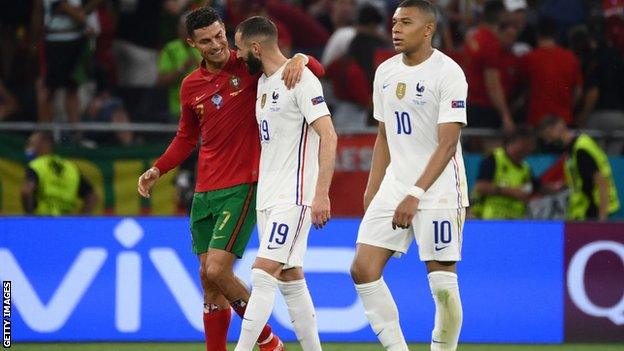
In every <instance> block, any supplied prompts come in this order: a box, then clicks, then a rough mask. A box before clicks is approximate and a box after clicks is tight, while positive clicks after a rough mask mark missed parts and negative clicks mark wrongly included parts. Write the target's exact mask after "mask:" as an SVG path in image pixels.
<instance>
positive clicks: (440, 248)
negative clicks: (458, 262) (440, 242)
mask: <svg viewBox="0 0 624 351" xmlns="http://www.w3.org/2000/svg"><path fill="white" fill-rule="evenodd" d="M447 247H449V246H448V245H446V246H440V247H438V246H436V247H435V250H436V251H440V250H444V249H446V248H447Z"/></svg>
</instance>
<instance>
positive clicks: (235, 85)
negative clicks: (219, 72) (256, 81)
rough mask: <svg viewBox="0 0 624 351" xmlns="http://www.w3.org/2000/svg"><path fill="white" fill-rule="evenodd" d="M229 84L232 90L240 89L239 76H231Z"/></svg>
mask: <svg viewBox="0 0 624 351" xmlns="http://www.w3.org/2000/svg"><path fill="white" fill-rule="evenodd" d="M230 85H232V88H234V90H238V89H240V78H238V77H237V76H232V78H230Z"/></svg>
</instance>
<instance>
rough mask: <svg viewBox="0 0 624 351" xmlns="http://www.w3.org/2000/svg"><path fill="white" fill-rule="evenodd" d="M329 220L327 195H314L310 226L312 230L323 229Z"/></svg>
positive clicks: (329, 209)
mask: <svg viewBox="0 0 624 351" xmlns="http://www.w3.org/2000/svg"><path fill="white" fill-rule="evenodd" d="M330 218H331V205H330V201H329V195H316V196H314V199H313V200H312V224H313V225H314V228H316V229H319V228H323V227H324V226H325V224H327V222H329V219H330Z"/></svg>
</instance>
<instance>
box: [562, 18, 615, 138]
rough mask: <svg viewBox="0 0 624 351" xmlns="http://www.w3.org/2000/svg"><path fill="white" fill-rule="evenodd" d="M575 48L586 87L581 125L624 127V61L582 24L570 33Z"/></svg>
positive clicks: (579, 122) (580, 113) (604, 127)
mask: <svg viewBox="0 0 624 351" xmlns="http://www.w3.org/2000/svg"><path fill="white" fill-rule="evenodd" d="M570 44H571V48H572V50H574V52H575V53H576V55H577V56H578V57H579V59H580V60H581V66H582V67H583V77H585V81H584V89H583V99H582V104H581V109H580V111H579V114H578V115H577V118H576V121H577V124H578V125H579V126H581V127H588V128H592V129H599V130H603V131H612V130H618V129H619V130H621V129H624V62H623V61H622V56H621V55H620V54H619V52H618V51H617V50H616V49H614V48H613V47H612V46H610V45H608V44H607V43H606V42H605V41H604V40H600V41H598V40H596V39H594V38H593V37H592V36H591V35H590V34H589V31H588V30H587V27H585V26H581V27H576V28H574V29H573V30H572V31H571V33H570Z"/></svg>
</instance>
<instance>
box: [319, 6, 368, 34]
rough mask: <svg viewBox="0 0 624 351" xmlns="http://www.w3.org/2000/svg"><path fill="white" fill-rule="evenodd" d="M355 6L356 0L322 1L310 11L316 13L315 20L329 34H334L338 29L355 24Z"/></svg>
mask: <svg viewBox="0 0 624 351" xmlns="http://www.w3.org/2000/svg"><path fill="white" fill-rule="evenodd" d="M356 5H357V1H356V0H329V1H328V0H322V1H319V3H318V4H316V5H315V9H312V11H313V12H315V13H317V15H316V16H315V17H316V20H317V21H318V22H319V23H320V24H322V25H323V27H325V29H327V31H328V32H329V33H334V32H335V31H337V30H338V29H340V28H343V27H347V26H351V25H352V24H353V23H354V22H355V14H356V13H357V9H356ZM312 11H311V12H312Z"/></svg>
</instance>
